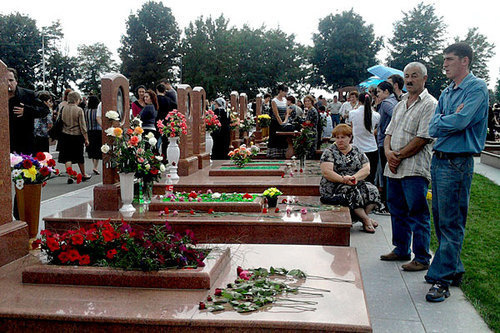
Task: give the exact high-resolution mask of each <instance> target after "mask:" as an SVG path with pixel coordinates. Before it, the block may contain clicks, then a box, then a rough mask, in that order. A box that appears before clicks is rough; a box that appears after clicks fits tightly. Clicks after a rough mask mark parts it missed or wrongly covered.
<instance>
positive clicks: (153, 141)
mask: <svg viewBox="0 0 500 333" xmlns="http://www.w3.org/2000/svg"><path fill="white" fill-rule="evenodd" d="M156 142H157V141H156V138H155V137H152V138H150V139H149V144H150V145H151V146H155V145H156Z"/></svg>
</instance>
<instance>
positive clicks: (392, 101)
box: [377, 94, 398, 147]
mask: <svg viewBox="0 0 500 333" xmlns="http://www.w3.org/2000/svg"><path fill="white" fill-rule="evenodd" d="M396 104H398V100H397V99H396V97H395V96H394V94H390V95H389V97H387V98H386V99H384V100H383V101H382V103H380V107H379V109H378V113H379V114H380V122H379V124H378V131H377V146H379V147H383V146H384V140H385V130H386V129H387V126H389V123H390V122H391V119H392V110H393V109H394V106H396Z"/></svg>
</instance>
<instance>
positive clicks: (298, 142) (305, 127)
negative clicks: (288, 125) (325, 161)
mask: <svg viewBox="0 0 500 333" xmlns="http://www.w3.org/2000/svg"><path fill="white" fill-rule="evenodd" d="M315 133H316V132H315V130H314V124H313V123H311V122H310V121H305V122H304V123H303V124H302V129H301V130H300V133H299V135H297V136H296V137H295V138H294V139H293V151H294V154H295V156H297V157H298V158H299V159H304V158H305V157H306V156H307V154H308V153H309V151H310V150H311V147H312V146H313V145H314V138H315Z"/></svg>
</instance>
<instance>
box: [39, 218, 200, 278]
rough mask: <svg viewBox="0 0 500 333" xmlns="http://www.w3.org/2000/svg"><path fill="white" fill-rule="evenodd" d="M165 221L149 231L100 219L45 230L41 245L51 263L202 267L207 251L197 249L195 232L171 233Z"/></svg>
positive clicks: (148, 269)
mask: <svg viewBox="0 0 500 333" xmlns="http://www.w3.org/2000/svg"><path fill="white" fill-rule="evenodd" d="M168 230H171V228H170V227H169V226H168V225H167V224H165V225H162V226H157V225H156V226H153V227H152V228H151V229H150V230H148V231H146V232H142V231H135V230H133V229H132V227H131V226H130V225H128V224H126V223H122V224H112V223H110V222H109V220H108V221H99V222H96V223H94V224H92V225H91V227H90V228H88V229H84V228H80V229H78V230H70V231H67V232H65V233H64V234H62V235H60V234H56V233H52V232H50V231H48V230H42V232H41V233H40V234H41V235H42V239H41V242H40V241H37V242H34V246H36V245H38V244H40V246H41V249H42V251H43V252H44V253H45V254H46V255H47V258H48V262H49V264H55V265H79V266H88V265H92V266H111V267H117V268H123V269H126V270H133V269H141V270H143V271H154V270H159V269H162V268H172V267H177V268H196V267H203V266H204V265H205V264H204V263H203V260H204V259H205V257H206V255H207V253H208V250H199V249H196V248H195V245H196V241H195V240H194V235H193V232H192V231H186V234H185V235H180V234H179V233H171V232H169V231H168Z"/></svg>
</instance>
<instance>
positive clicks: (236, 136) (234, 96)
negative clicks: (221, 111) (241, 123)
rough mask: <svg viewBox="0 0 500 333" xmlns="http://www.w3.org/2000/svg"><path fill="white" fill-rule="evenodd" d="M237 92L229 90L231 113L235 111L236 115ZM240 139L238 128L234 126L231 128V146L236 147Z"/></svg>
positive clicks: (237, 111) (237, 112)
mask: <svg viewBox="0 0 500 333" xmlns="http://www.w3.org/2000/svg"><path fill="white" fill-rule="evenodd" d="M239 96H240V95H239V94H238V92H237V91H232V92H231V115H232V114H233V113H236V114H237V115H238V116H239V114H240V112H239ZM241 143H242V142H241V140H240V129H239V128H236V129H234V130H231V146H233V148H238V147H239V146H240V145H241Z"/></svg>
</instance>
